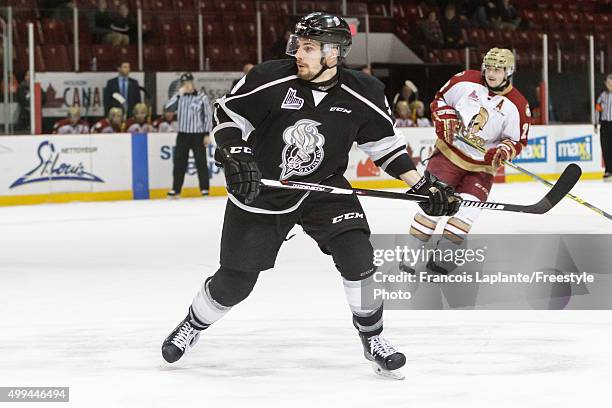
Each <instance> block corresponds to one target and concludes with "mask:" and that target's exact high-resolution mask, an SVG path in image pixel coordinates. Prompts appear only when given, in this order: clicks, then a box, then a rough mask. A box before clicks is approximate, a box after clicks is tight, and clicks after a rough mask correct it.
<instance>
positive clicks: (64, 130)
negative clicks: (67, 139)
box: [53, 106, 89, 135]
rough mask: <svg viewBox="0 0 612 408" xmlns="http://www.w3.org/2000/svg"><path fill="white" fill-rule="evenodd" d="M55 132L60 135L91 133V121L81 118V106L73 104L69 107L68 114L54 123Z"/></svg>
mask: <svg viewBox="0 0 612 408" xmlns="http://www.w3.org/2000/svg"><path fill="white" fill-rule="evenodd" d="M53 133H54V134H59V135H70V134H72V135H76V134H79V135H82V134H86V133H89V123H87V121H85V120H84V119H81V108H79V107H78V106H71V107H69V108H68V116H67V117H66V118H64V119H61V120H58V121H57V122H55V124H54V125H53Z"/></svg>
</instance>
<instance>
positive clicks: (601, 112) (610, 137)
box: [595, 74, 612, 182]
mask: <svg viewBox="0 0 612 408" xmlns="http://www.w3.org/2000/svg"><path fill="white" fill-rule="evenodd" d="M604 83H605V84H606V90H604V91H603V92H602V93H601V95H599V98H597V105H596V106H595V111H596V112H597V120H596V121H595V127H596V128H597V124H598V123H599V124H600V126H601V129H600V130H599V131H600V134H599V136H600V138H601V152H602V155H603V159H604V164H605V166H606V170H605V172H604V176H603V180H604V181H609V182H612V74H608V76H606V80H605V82H604Z"/></svg>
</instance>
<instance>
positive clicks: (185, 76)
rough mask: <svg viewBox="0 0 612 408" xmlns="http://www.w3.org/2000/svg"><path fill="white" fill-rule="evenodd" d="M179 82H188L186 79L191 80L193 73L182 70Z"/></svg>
mask: <svg viewBox="0 0 612 408" xmlns="http://www.w3.org/2000/svg"><path fill="white" fill-rule="evenodd" d="M179 81H180V82H181V83H183V82H188V81H193V75H192V73H191V72H183V73H182V74H181V78H180V80H179Z"/></svg>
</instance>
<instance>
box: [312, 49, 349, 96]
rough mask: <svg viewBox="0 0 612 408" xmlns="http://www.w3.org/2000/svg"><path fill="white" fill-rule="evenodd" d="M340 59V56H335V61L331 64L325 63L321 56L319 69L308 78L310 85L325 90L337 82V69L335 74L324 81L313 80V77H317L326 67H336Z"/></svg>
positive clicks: (318, 89)
mask: <svg viewBox="0 0 612 408" xmlns="http://www.w3.org/2000/svg"><path fill="white" fill-rule="evenodd" d="M341 60H342V58H341V57H337V58H336V63H335V64H334V65H332V66H329V65H327V62H326V61H325V57H321V69H320V70H319V72H317V74H316V75H315V76H313V77H312V78H311V79H310V80H308V82H309V84H310V86H311V87H313V88H315V89H316V90H317V91H327V90H328V89H331V88H333V87H334V86H335V85H336V84H337V83H338V77H339V71H336V75H334V76H333V78H331V79H329V80H327V81H324V82H313V81H314V80H315V79H317V78H319V77H320V76H321V75H322V74H323V73H324V72H325V71H327V70H328V69H332V68H336V67H338V65H339V64H340V61H341Z"/></svg>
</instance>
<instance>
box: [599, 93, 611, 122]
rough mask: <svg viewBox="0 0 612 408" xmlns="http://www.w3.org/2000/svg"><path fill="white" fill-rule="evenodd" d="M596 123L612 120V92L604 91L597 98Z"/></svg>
mask: <svg viewBox="0 0 612 408" xmlns="http://www.w3.org/2000/svg"><path fill="white" fill-rule="evenodd" d="M595 112H596V115H597V117H596V120H595V123H601V122H602V121H606V122H612V92H609V91H603V92H602V93H601V95H599V98H597V105H596V108H595Z"/></svg>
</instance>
